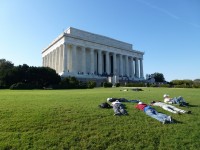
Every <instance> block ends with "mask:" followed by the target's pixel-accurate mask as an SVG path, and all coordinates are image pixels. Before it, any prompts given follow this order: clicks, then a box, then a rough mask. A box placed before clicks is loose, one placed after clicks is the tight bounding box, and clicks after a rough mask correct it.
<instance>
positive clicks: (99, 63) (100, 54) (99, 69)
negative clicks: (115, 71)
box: [98, 50, 102, 75]
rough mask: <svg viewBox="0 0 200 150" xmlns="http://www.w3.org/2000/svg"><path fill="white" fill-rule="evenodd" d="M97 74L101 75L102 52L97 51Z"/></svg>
mask: <svg viewBox="0 0 200 150" xmlns="http://www.w3.org/2000/svg"><path fill="white" fill-rule="evenodd" d="M98 74H100V75H101V74H102V51H101V50H98Z"/></svg>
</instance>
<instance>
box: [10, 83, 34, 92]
mask: <svg viewBox="0 0 200 150" xmlns="http://www.w3.org/2000/svg"><path fill="white" fill-rule="evenodd" d="M34 88H36V87H35V86H34V85H32V84H26V83H21V82H19V83H15V84H13V85H11V86H10V89H11V90H30V89H34Z"/></svg>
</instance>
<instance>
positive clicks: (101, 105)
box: [99, 102, 112, 108]
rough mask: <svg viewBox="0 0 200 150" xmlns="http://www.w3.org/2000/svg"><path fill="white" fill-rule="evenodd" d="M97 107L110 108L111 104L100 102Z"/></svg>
mask: <svg viewBox="0 0 200 150" xmlns="http://www.w3.org/2000/svg"><path fill="white" fill-rule="evenodd" d="M99 107H100V108H112V106H110V105H109V104H108V103H107V102H105V103H102V104H100V105H99Z"/></svg>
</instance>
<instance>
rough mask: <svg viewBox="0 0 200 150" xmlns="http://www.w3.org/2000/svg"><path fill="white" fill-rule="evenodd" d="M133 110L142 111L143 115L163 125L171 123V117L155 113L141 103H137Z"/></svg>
mask: <svg viewBox="0 0 200 150" xmlns="http://www.w3.org/2000/svg"><path fill="white" fill-rule="evenodd" d="M135 108H137V109H139V110H142V111H144V113H145V114H146V115H148V116H150V117H152V118H154V119H156V120H158V121H160V122H162V123H163V124H166V123H173V121H172V117H171V116H167V115H165V114H163V113H159V112H157V111H156V110H155V109H154V108H152V107H151V106H149V105H147V104H144V103H142V102H139V103H138V104H137V105H136V106H135Z"/></svg>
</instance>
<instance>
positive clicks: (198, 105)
mask: <svg viewBox="0 0 200 150" xmlns="http://www.w3.org/2000/svg"><path fill="white" fill-rule="evenodd" d="M188 107H199V105H188Z"/></svg>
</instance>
